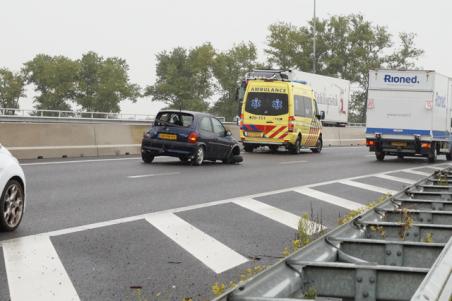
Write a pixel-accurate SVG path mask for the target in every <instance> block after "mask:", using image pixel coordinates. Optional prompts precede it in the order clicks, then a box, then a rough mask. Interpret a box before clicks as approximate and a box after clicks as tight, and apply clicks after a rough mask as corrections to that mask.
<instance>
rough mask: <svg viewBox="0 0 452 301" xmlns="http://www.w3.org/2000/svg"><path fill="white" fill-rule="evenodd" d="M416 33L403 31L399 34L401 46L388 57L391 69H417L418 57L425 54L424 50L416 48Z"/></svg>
mask: <svg viewBox="0 0 452 301" xmlns="http://www.w3.org/2000/svg"><path fill="white" fill-rule="evenodd" d="M415 38H416V34H414V33H406V32H402V33H400V34H399V39H400V45H401V47H400V48H399V49H397V50H396V51H394V53H393V54H391V55H390V56H389V57H388V60H387V61H388V67H389V68H391V69H415V68H416V59H417V58H419V57H420V56H422V55H423V54H424V50H422V49H419V48H416V46H415V44H414V39H415Z"/></svg>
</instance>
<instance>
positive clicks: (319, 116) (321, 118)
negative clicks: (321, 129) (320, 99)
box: [315, 111, 325, 120]
mask: <svg viewBox="0 0 452 301" xmlns="http://www.w3.org/2000/svg"><path fill="white" fill-rule="evenodd" d="M315 117H317V119H318V120H323V119H325V111H320V114H317V115H315Z"/></svg>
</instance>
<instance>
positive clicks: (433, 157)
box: [428, 143, 438, 163]
mask: <svg viewBox="0 0 452 301" xmlns="http://www.w3.org/2000/svg"><path fill="white" fill-rule="evenodd" d="M437 157H438V154H437V152H436V144H434V143H432V147H431V148H430V152H429V154H428V162H429V163H435V162H436V159H437Z"/></svg>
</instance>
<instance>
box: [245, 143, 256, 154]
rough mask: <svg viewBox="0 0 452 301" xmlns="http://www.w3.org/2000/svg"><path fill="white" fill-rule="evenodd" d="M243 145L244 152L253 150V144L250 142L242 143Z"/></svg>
mask: <svg viewBox="0 0 452 301" xmlns="http://www.w3.org/2000/svg"><path fill="white" fill-rule="evenodd" d="M243 147H244V148H245V152H247V153H252V152H253V150H254V146H252V145H251V144H244V145H243Z"/></svg>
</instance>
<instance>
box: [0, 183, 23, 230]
mask: <svg viewBox="0 0 452 301" xmlns="http://www.w3.org/2000/svg"><path fill="white" fill-rule="evenodd" d="M24 196H25V193H24V188H23V187H22V185H21V184H20V183H19V182H18V181H17V180H9V181H8V183H7V184H6V186H5V189H4V190H3V192H2V195H1V199H0V208H2V214H1V216H0V230H1V231H13V230H14V229H16V228H17V227H18V226H19V224H20V222H21V220H22V216H23V214H24V202H25V199H24Z"/></svg>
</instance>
